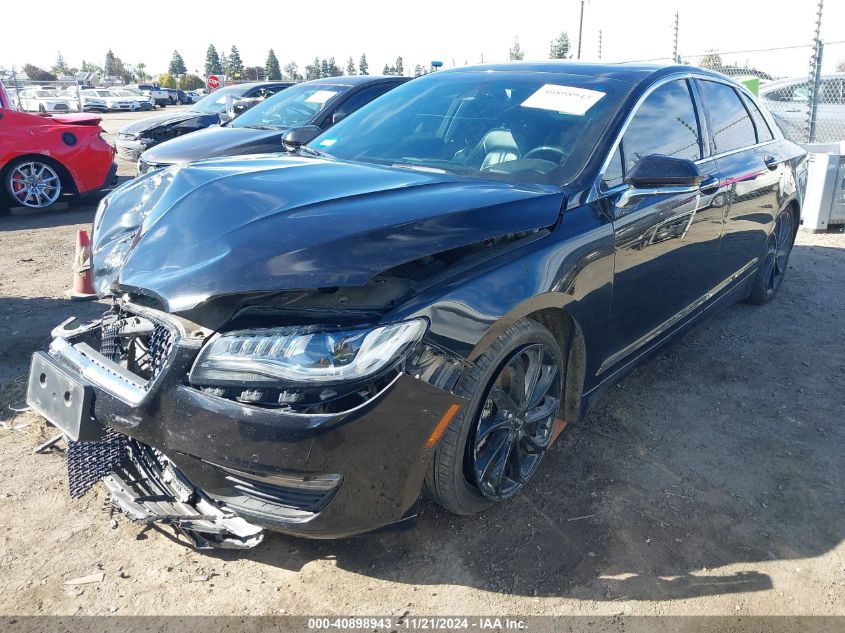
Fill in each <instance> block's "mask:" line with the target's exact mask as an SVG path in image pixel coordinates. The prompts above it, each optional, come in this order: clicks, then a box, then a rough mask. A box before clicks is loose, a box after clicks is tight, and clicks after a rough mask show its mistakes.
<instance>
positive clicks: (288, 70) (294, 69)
mask: <svg viewBox="0 0 845 633" xmlns="http://www.w3.org/2000/svg"><path fill="white" fill-rule="evenodd" d="M285 79H290V80H291V81H302V75H300V74H299V66H298V65H297V63H296V62H288V63H287V64H285Z"/></svg>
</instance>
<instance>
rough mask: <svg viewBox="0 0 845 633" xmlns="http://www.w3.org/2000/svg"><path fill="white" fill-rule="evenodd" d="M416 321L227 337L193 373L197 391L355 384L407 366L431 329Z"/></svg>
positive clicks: (210, 346)
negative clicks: (407, 359) (211, 387)
mask: <svg viewBox="0 0 845 633" xmlns="http://www.w3.org/2000/svg"><path fill="white" fill-rule="evenodd" d="M427 327H428V326H427V322H426V321H425V320H424V319H413V320H411V321H404V322H401V323H393V324H390V325H383V326H379V327H376V328H372V329H371V328H366V329H349V330H335V331H326V330H324V329H317V328H315V327H309V328H278V329H265V328H261V329H254V330H241V331H236V332H227V333H225V334H221V335H219V336H217V337H216V338H214V339H212V340H211V341H209V342H208V343H207V344H206V345H205V347H203V349H202V351H201V352H200V354H199V357H198V358H197V360H196V362H195V363H194V367H193V369H192V370H191V375H190V381H191V383H192V384H196V385H221V386H244V385H249V386H256V387H269V386H276V387H282V386H288V385H290V386H308V385H317V384H319V385H326V384H330V383H341V382H354V381H358V380H361V379H364V378H369V377H372V376H375V375H377V374H379V372H381V371H383V370H385V369H388V368H390V367H391V366H393V365H394V364H396V363H397V362H399V361H400V360H402V359H403V358H404V357H405V356H406V355H407V354H408V352H410V351H411V350H412V349H413V347H414V346H415V345H416V344H417V343H418V342H419V341H420V339H421V338H422V336H423V334H425V331H426V328H427Z"/></svg>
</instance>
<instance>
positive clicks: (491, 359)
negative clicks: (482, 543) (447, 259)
mask: <svg viewBox="0 0 845 633" xmlns="http://www.w3.org/2000/svg"><path fill="white" fill-rule="evenodd" d="M561 335H562V339H561V340H564V341H566V340H568V337H567V336H566V333H565V332H564V331H562V332H561ZM565 347H566V346H565V345H561V343H560V342H559V340H558V339H557V338H555V336H554V335H552V333H551V332H550V331H549V330H548V329H546V328H545V327H544V326H543V325H541V324H540V323H538V322H537V321H533V320H531V319H528V318H525V319H521V320H519V321H517V322H516V323H514V324H513V325H511V326H510V327H508V328H507V329H506V330H505V331H504V332H502V333H501V334H500V335H499V336H498V337H497V338H496V339H495V340H494V341H493V342H492V343H491V344H490V346H489V347H488V348H487V349H486V350H485V351H484V352H483V353H482V354H481V355H480V356H479V357H478V358H477V359H476V360H475V362H474V363H473V364H472V365H471V366H469V367H468V368H467V369H466V370H465V371H464V373H463V375H462V377H461V379H460V380H459V381H458V384H457V386H456V388H455V393H456V394H457V395H459V396H462V397H463V398H465V401H464V405H463V406H462V408H461V409H460V411H459V412H458V414H457V415H456V416H455V417H454V419H453V420H452V422H451V423H450V424H449V425H448V426H447V427H446V430H445V432H443V436H442V437H441V438H440V441H439V442H438V444H437V446H436V448H435V449H434V454H433V455H432V458H431V463H430V465H429V469H428V472H427V474H426V477H425V488H424V492H425V493H426V495H427V496H429V497H430V498H431V499H432V500H434V501H435V502H437V503H438V504H439V505H441V506H442V507H443V508H445V509H446V510H448V511H449V512H453V513H455V514H463V515H467V514H476V513H478V512H482V511H483V510H486V509H487V508H489V507H490V506H492V505H493V504H495V503H496V502H499V501H502V500H504V499H507V498H509V497H512V496H514V495H515V494H517V493H518V492H519V491H520V490H521V489H522V488H524V487H525V485H526V484H527V482H528V481H529V479H530V478H531V476H532V475H533V474H534V473H535V472H536V471H537V468H538V466H539V465H540V461H541V460H542V458H543V455H544V454H545V453H546V451H547V449H548V448H549V445H550V444H551V442H552V438H553V437H554V434H555V423H556V421H557V418H558V416H559V411H560V409H561V408H562V407H561V402H562V400H563V393H564V392H563V386H564V385H565V384H566V381H565V380H564V378H565V368H566V364H565V359H567V358H568V349H566V348H565Z"/></svg>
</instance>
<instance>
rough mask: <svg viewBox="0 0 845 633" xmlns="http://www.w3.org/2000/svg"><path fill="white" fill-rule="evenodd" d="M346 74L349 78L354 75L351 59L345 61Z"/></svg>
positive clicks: (353, 62) (352, 60)
mask: <svg viewBox="0 0 845 633" xmlns="http://www.w3.org/2000/svg"><path fill="white" fill-rule="evenodd" d="M346 74H347V75H349V76H350V77H351V76H352V75H354V74H356V73H355V60H354V59H352V58H351V57H350V58H349V59H348V60H346Z"/></svg>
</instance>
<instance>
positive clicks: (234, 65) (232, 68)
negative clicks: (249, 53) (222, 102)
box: [229, 44, 244, 79]
mask: <svg viewBox="0 0 845 633" xmlns="http://www.w3.org/2000/svg"><path fill="white" fill-rule="evenodd" d="M243 71H244V63H243V62H242V61H241V54H240V52H239V51H238V47H237V46H235V45H234V44H232V50H231V51H230V52H229V74H230V75H232V77H234V78H235V79H240V77H241V73H243Z"/></svg>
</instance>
